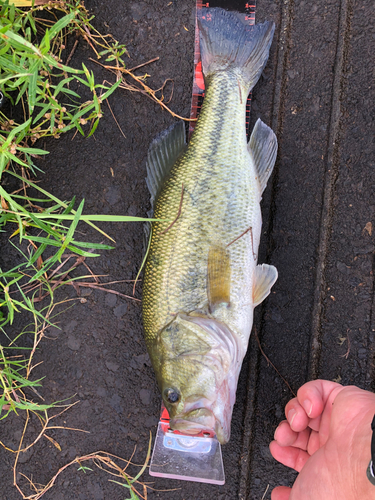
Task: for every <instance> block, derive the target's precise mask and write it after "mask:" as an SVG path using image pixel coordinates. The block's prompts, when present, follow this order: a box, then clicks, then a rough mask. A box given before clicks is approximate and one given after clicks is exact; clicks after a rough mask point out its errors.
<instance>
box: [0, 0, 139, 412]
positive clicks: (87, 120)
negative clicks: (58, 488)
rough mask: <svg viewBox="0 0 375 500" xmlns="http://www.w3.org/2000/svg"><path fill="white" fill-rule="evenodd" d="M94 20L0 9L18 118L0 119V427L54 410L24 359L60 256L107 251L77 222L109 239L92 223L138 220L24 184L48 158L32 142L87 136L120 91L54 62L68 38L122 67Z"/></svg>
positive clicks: (38, 332)
mask: <svg viewBox="0 0 375 500" xmlns="http://www.w3.org/2000/svg"><path fill="white" fill-rule="evenodd" d="M92 19H93V16H90V15H89V14H88V12H87V11H86V9H85V8H84V6H83V4H82V3H81V2H80V1H73V0H72V1H67V2H60V3H58V2H57V3H56V4H54V9H52V10H51V8H50V6H49V5H41V6H33V7H31V8H28V9H22V8H18V7H16V6H15V5H14V4H12V3H10V2H9V0H6V1H5V2H1V4H0V90H1V92H2V94H3V95H4V96H5V98H6V99H8V100H9V101H10V103H11V104H12V107H13V110H15V113H16V116H17V117H18V118H17V119H13V118H12V119H11V118H10V117H8V116H6V115H5V114H4V112H2V111H0V232H5V233H6V234H7V235H8V239H9V245H12V247H11V248H12V251H13V252H14V253H15V254H16V253H17V252H18V253H19V256H20V263H19V264H17V265H16V266H15V267H13V268H12V269H2V268H0V334H2V337H3V338H4V339H7V342H8V343H7V344H6V345H1V343H0V419H4V418H5V417H7V416H8V415H9V413H10V412H15V413H18V412H19V411H22V410H27V411H28V410H30V411H45V410H46V409H48V408H50V407H51V406H53V405H46V404H39V403H38V402H37V403H35V402H34V401H33V400H31V399H29V398H30V391H31V393H32V392H34V393H35V394H37V389H36V388H37V387H38V386H39V385H40V384H41V381H40V380H35V379H33V378H32V377H30V374H31V372H32V369H33V363H32V358H33V355H34V353H35V350H36V348H37V346H38V345H39V342H40V340H41V338H42V337H43V334H44V331H45V330H46V328H47V327H48V326H49V325H51V324H52V322H53V321H52V318H53V311H54V307H55V302H54V301H55V297H54V293H55V290H56V288H57V287H56V286H52V285H51V283H50V277H51V276H52V275H53V277H54V280H55V281H56V280H57V281H59V280H61V283H59V286H61V285H62V284H63V283H64V281H63V277H64V271H63V270H62V269H61V270H59V269H60V268H61V265H62V263H63V260H62V259H63V256H64V255H65V254H66V252H69V253H70V254H74V255H75V256H77V257H82V258H92V257H96V256H98V255H99V252H101V251H104V250H109V249H112V248H113V246H112V245H111V244H103V243H93V242H87V241H81V240H80V239H79V238H78V237H77V231H76V230H77V226H78V223H79V222H80V221H83V222H84V223H86V224H89V225H90V226H92V227H94V228H95V229H96V230H97V231H99V233H101V234H102V235H103V236H105V237H107V238H108V239H109V240H112V238H110V236H108V235H107V234H106V233H105V232H104V231H102V230H101V229H100V228H98V227H97V226H96V225H95V224H94V222H99V221H103V222H108V221H117V222H118V221H122V222H125V221H126V222H128V221H134V220H137V221H141V220H145V219H140V218H137V217H127V216H107V215H86V214H83V210H84V200H82V201H80V202H79V203H78V202H77V201H76V200H75V198H74V197H73V198H72V199H71V200H69V201H66V200H60V199H58V198H57V197H55V196H54V195H53V194H51V193H48V192H47V191H45V190H44V189H43V188H41V187H40V186H39V184H38V183H36V182H33V181H32V180H31V179H32V178H33V177H35V175H36V174H37V173H40V169H39V168H38V167H37V165H35V163H34V162H35V158H36V157H40V156H42V155H47V154H48V151H46V150H43V149H40V148H39V147H37V144H36V142H37V141H38V139H40V138H42V137H54V138H56V139H58V138H59V137H60V135H61V134H63V133H65V132H68V131H75V132H77V133H80V134H82V135H86V136H88V137H89V136H90V135H92V134H93V133H94V132H95V130H96V128H97V126H98V123H99V121H100V118H101V117H102V115H103V111H102V104H103V102H104V101H105V100H106V99H107V98H108V97H109V96H110V95H111V94H112V93H113V92H114V91H115V90H116V89H117V88H118V86H119V85H120V83H121V79H119V80H117V81H116V82H115V83H114V84H113V85H110V84H109V85H103V84H98V83H96V82H95V78H94V75H93V73H92V72H91V71H89V70H88V69H87V67H86V66H85V65H84V64H82V67H81V68H79V69H76V68H72V67H70V66H69V64H67V63H66V64H64V63H63V61H62V58H63V54H65V55H64V58H66V57H67V55H68V54H66V52H67V51H65V52H64V50H65V47H66V45H67V40H68V37H69V35H72V34H74V35H76V36H82V37H84V38H85V39H86V40H87V41H88V43H89V44H90V46H91V47H92V49H93V50H94V52H95V53H96V56H97V58H104V59H105V61H107V62H111V64H113V63H115V64H116V65H121V66H124V65H125V63H124V60H123V59H122V57H123V56H124V54H126V48H125V47H124V46H123V45H120V44H119V43H118V42H116V41H115V40H113V39H112V38H111V37H110V36H102V35H100V33H98V32H97V31H96V30H95V28H94V27H93V26H92V24H91V21H92ZM68 59H69V58H68ZM78 83H79V84H83V85H84V86H85V87H86V91H88V92H89V95H90V96H91V97H90V98H89V99H88V100H86V101H84V102H82V100H81V97H80V96H79V95H78V93H77V92H75V91H74V90H72V89H73V88H75V84H78ZM9 180H13V182H12V185H14V181H15V182H16V183H18V185H19V187H20V189H19V190H17V191H14V192H10V191H8V190H7V189H6V187H5V186H7V185H9V182H8V183H6V182H4V181H9ZM30 193H32V195H33V196H31V195H30ZM112 241H113V240H112ZM3 251H4V250H3ZM18 260H19V259H18ZM18 260H17V259H15V261H18ZM41 296H42V297H47V298H46V299H45V300H46V301H47V305H45V304H44V305H41V304H40V303H39V300H40V297H41ZM16 314H23V315H24V316H25V318H27V321H29V320H30V318H31V325H32V330H31V333H32V335H33V338H34V343H33V347H32V348H30V349H25V348H21V347H19V346H18V345H19V344H22V342H21V337H22V335H23V334H24V333H25V330H23V331H21V332H18V333H17V334H15V336H13V338H11V336H10V333H9V327H10V326H12V325H13V324H14V321H15V316H16ZM28 333H29V334H30V331H28ZM33 399H34V398H33Z"/></svg>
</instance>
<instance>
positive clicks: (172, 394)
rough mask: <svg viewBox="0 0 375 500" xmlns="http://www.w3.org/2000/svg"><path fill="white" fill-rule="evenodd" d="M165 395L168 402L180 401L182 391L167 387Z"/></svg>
mask: <svg viewBox="0 0 375 500" xmlns="http://www.w3.org/2000/svg"><path fill="white" fill-rule="evenodd" d="M164 396H165V399H166V400H167V401H168V403H172V404H173V403H178V401H179V400H180V393H179V392H178V391H177V390H176V389H165V391H164Z"/></svg>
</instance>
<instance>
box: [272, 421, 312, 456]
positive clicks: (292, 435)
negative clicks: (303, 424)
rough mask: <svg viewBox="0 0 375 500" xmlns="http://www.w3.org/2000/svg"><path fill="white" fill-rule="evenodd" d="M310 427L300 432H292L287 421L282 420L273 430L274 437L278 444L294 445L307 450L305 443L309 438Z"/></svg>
mask: <svg viewBox="0 0 375 500" xmlns="http://www.w3.org/2000/svg"><path fill="white" fill-rule="evenodd" d="M310 432H311V431H310V429H304V430H303V431H301V432H294V431H293V430H292V429H291V428H290V425H289V423H288V422H287V421H286V420H283V421H282V422H281V423H280V424H279V426H278V428H277V429H276V431H275V435H274V439H275V441H277V443H278V444H279V445H280V446H294V447H295V448H301V449H302V450H307V444H308V442H309V439H310Z"/></svg>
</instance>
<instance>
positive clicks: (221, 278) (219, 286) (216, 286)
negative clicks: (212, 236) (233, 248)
mask: <svg viewBox="0 0 375 500" xmlns="http://www.w3.org/2000/svg"><path fill="white" fill-rule="evenodd" d="M230 275H231V272H230V258H229V252H228V250H227V249H226V247H224V246H220V245H215V246H212V247H211V248H210V249H209V252H208V265H207V295H208V303H209V306H210V311H211V312H212V311H213V310H214V309H215V306H217V305H219V304H229V303H230Z"/></svg>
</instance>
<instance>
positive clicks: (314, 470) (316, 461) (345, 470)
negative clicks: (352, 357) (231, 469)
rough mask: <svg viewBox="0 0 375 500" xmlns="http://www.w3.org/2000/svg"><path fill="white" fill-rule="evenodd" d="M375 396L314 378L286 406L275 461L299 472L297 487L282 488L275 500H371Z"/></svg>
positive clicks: (373, 489)
mask: <svg viewBox="0 0 375 500" xmlns="http://www.w3.org/2000/svg"><path fill="white" fill-rule="evenodd" d="M374 414H375V394H373V393H371V392H368V391H364V390H362V389H359V388H358V387H354V386H349V387H343V386H342V385H340V384H337V383H335V382H330V381H326V380H314V381H312V382H308V383H306V384H304V385H303V386H302V387H301V388H300V389H299V391H298V393H297V398H294V399H292V400H291V401H289V403H288V404H287V405H286V407H285V415H286V417H287V420H284V421H282V422H281V423H280V424H279V426H278V427H277V429H276V431H275V441H272V443H271V444H270V450H271V454H272V455H273V457H274V458H275V459H276V460H278V461H279V462H281V463H282V464H284V465H286V466H287V467H291V468H293V469H295V470H296V471H297V472H299V475H298V477H297V479H296V481H295V483H294V485H293V488H288V487H286V486H278V487H277V488H275V489H274V490H273V492H272V495H271V499H272V500H322V499H324V500H355V499H360V500H367V499H374V498H375V486H373V485H372V484H371V483H370V481H369V480H368V479H367V477H366V469H367V466H368V464H369V462H370V459H371V436H372V431H371V421H372V419H373V417H374Z"/></svg>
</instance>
